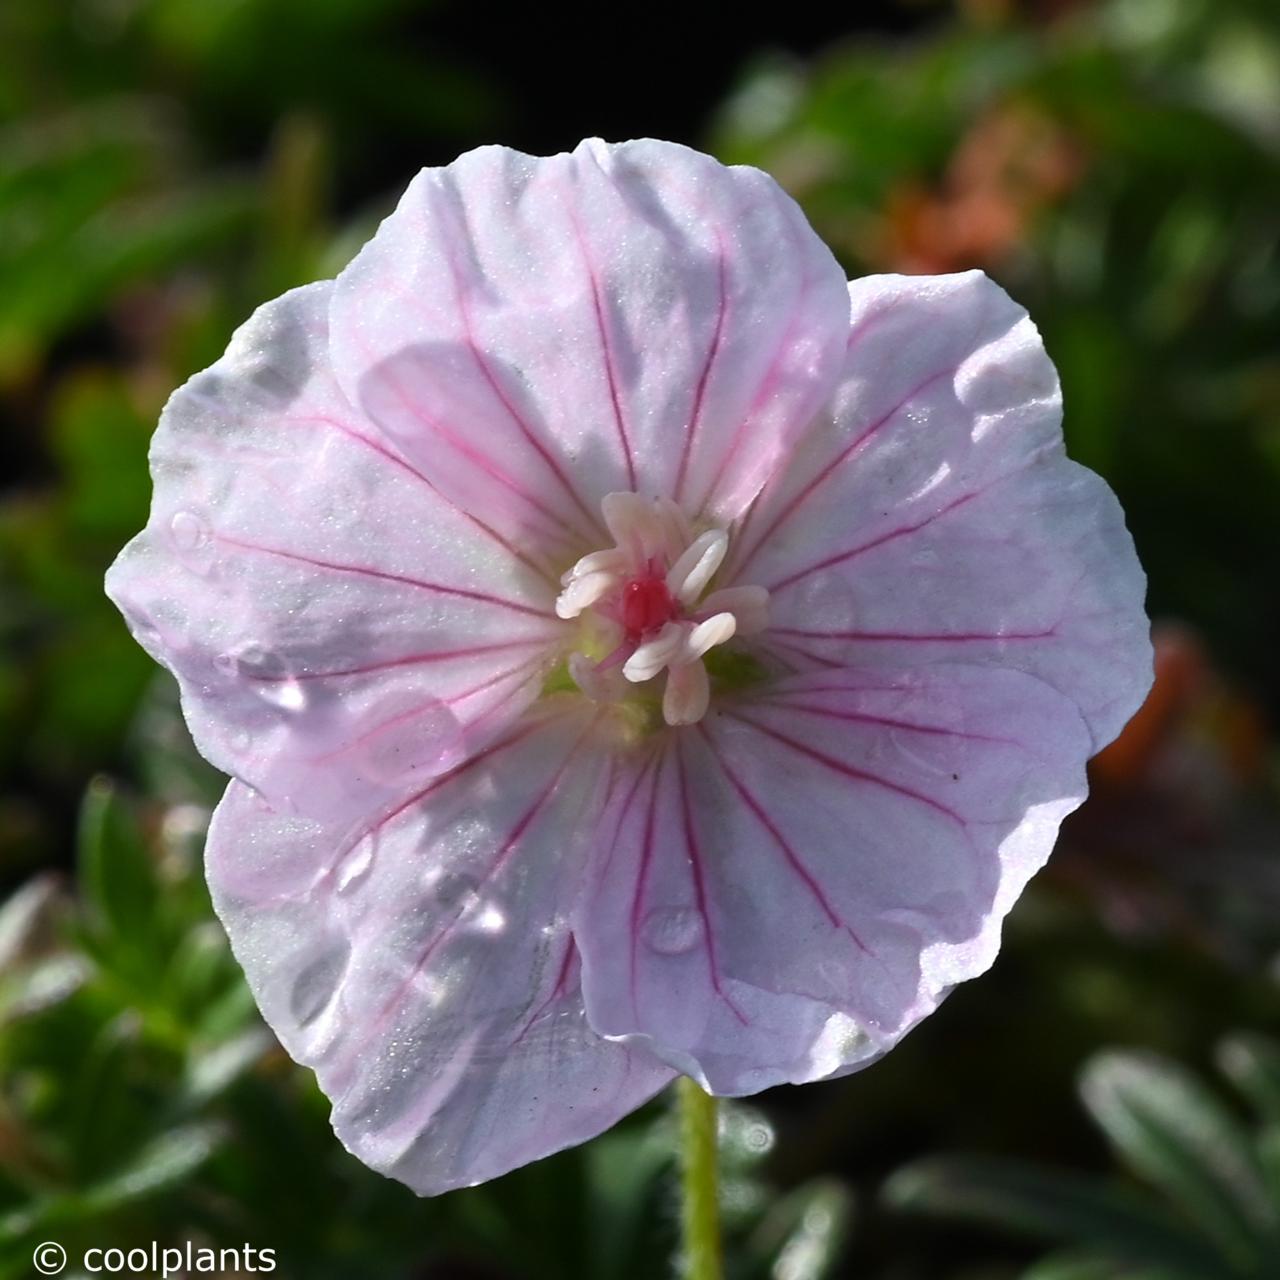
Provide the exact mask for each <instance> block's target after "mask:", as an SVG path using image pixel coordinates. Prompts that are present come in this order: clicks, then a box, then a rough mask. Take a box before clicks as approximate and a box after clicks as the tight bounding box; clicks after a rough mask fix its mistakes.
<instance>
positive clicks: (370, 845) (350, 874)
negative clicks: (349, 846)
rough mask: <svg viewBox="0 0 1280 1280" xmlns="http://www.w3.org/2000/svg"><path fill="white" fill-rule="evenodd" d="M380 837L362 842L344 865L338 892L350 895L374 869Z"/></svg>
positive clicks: (372, 837) (339, 877)
mask: <svg viewBox="0 0 1280 1280" xmlns="http://www.w3.org/2000/svg"><path fill="white" fill-rule="evenodd" d="M377 846H378V837H377V836H376V835H373V836H369V837H368V838H366V839H365V840H362V841H361V843H360V845H359V847H358V848H356V849H354V850H353V851H352V853H351V855H350V856H349V857H348V858H346V859H345V860H344V862H343V864H342V869H341V871H340V873H339V876H338V892H339V893H342V894H345V893H349V892H350V891H351V890H352V889H353V888H355V886H356V885H358V884H359V883H360V881H361V880H363V879H364V878H365V876H367V875H368V874H369V872H370V870H371V869H372V868H373V859H374V855H375V854H376V853H377Z"/></svg>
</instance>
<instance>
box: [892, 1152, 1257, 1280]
mask: <svg viewBox="0 0 1280 1280" xmlns="http://www.w3.org/2000/svg"><path fill="white" fill-rule="evenodd" d="M884 1196H885V1198H886V1199H887V1201H888V1202H889V1203H890V1204H892V1205H893V1206H894V1207H896V1208H899V1209H907V1210H913V1211H918V1210H927V1211H928V1212H931V1213H938V1214H942V1215H944V1216H947V1217H954V1218H962V1219H967V1220H969V1221H974V1222H981V1223H992V1224H995V1225H997V1226H1002V1227H1007V1228H1010V1229H1012V1230H1015V1231H1018V1232H1021V1233H1022V1234H1024V1235H1028V1236H1033V1237H1038V1238H1040V1239H1049V1240H1057V1241H1062V1242H1063V1243H1069V1244H1076V1245H1083V1246H1086V1247H1088V1248H1089V1249H1090V1250H1095V1251H1098V1252H1101V1253H1104V1254H1107V1255H1111V1256H1114V1257H1116V1258H1117V1259H1122V1260H1124V1261H1125V1262H1127V1263H1131V1264H1135V1265H1145V1266H1163V1267H1167V1268H1169V1269H1170V1270H1171V1272H1173V1273H1174V1274H1176V1275H1177V1276H1179V1277H1180V1280H1204V1277H1209V1276H1212V1277H1215V1278H1219V1277H1220V1278H1222V1280H1225V1278H1226V1277H1228V1276H1232V1275H1234V1274H1236V1273H1233V1272H1232V1271H1231V1269H1230V1267H1228V1266H1227V1265H1226V1263H1225V1262H1223V1261H1222V1259H1221V1258H1220V1257H1219V1255H1218V1254H1217V1252H1216V1250H1214V1249H1213V1248H1212V1247H1211V1246H1210V1245H1209V1243H1208V1242H1206V1241H1205V1240H1203V1239H1201V1238H1200V1237H1199V1236H1197V1235H1195V1234H1193V1233H1192V1232H1191V1231H1189V1230H1188V1229H1187V1228H1186V1227H1184V1226H1183V1225H1182V1224H1181V1223H1179V1222H1178V1221H1177V1219H1175V1218H1174V1217H1172V1216H1171V1215H1168V1214H1166V1213H1164V1212H1163V1211H1162V1210H1161V1209H1160V1208H1159V1206H1157V1205H1154V1204H1148V1203H1146V1202H1145V1201H1143V1200H1141V1199H1139V1198H1138V1197H1136V1196H1134V1195H1132V1194H1130V1193H1128V1192H1126V1191H1124V1190H1121V1189H1114V1188H1108V1187H1106V1186H1104V1185H1103V1184H1101V1183H1098V1182H1096V1181H1095V1180H1093V1179H1091V1178H1087V1177H1084V1176H1082V1175H1080V1174H1073V1173H1066V1172H1061V1171H1058V1170H1053V1169H1041V1168H1037V1167H1036V1166H1035V1165H1030V1164H1024V1163H1022V1162H1020V1161H1014V1160H996V1159H991V1158H979V1157H936V1158H933V1159H928V1160H922V1161H919V1162H918V1163H916V1164H912V1165H908V1166H907V1167H906V1168H905V1169H901V1170H899V1171H898V1172H897V1173H896V1174H894V1175H893V1177H891V1178H890V1179H889V1181H888V1183H887V1184H886V1185H885V1189H884Z"/></svg>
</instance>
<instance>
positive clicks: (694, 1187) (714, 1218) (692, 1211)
mask: <svg viewBox="0 0 1280 1280" xmlns="http://www.w3.org/2000/svg"><path fill="white" fill-rule="evenodd" d="M676 1089H677V1093H678V1097H679V1106H680V1162H681V1192H682V1205H681V1214H680V1221H681V1227H682V1230H683V1236H684V1251H683V1259H682V1261H683V1270H682V1272H681V1274H682V1275H683V1277H684V1280H722V1276H723V1274H724V1269H723V1265H722V1261H723V1260H722V1258H721V1252H720V1179H719V1170H718V1167H717V1157H718V1150H717V1143H716V1131H717V1124H716V1120H717V1117H716V1100H715V1098H713V1097H712V1096H711V1095H710V1094H708V1093H706V1092H704V1091H703V1089H702V1086H701V1085H699V1084H697V1083H696V1082H695V1081H693V1080H690V1079H689V1078H688V1077H687V1076H681V1077H680V1080H679V1081H678V1082H677V1084H676Z"/></svg>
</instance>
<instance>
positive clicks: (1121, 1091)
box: [1080, 1052, 1277, 1268]
mask: <svg viewBox="0 0 1280 1280" xmlns="http://www.w3.org/2000/svg"><path fill="white" fill-rule="evenodd" d="M1080 1092H1081V1096H1082V1097H1083V1099H1084V1102H1085V1105H1086V1106H1087V1107H1088V1108H1089V1111H1090V1112H1091V1113H1092V1115H1093V1117H1094V1119H1095V1120H1096V1121H1097V1122H1098V1124H1099V1125H1100V1126H1101V1128H1102V1129H1103V1131H1104V1132H1105V1133H1106V1135H1107V1137H1108V1138H1109V1139H1110V1140H1111V1142H1112V1143H1113V1144H1114V1146H1115V1147H1116V1149H1117V1150H1118V1152H1119V1153H1120V1155H1121V1156H1122V1157H1123V1158H1124V1159H1125V1160H1126V1161H1127V1162H1128V1164H1129V1165H1130V1167H1131V1168H1132V1169H1133V1170H1134V1171H1135V1172H1136V1173H1138V1174H1139V1175H1140V1176H1142V1177H1144V1178H1146V1179H1147V1180H1149V1181H1150V1182H1152V1183H1153V1184H1155V1185H1156V1186H1158V1187H1160V1188H1161V1189H1163V1190H1164V1191H1165V1193H1166V1194H1167V1195H1169V1196H1170V1198H1171V1199H1173V1200H1174V1201H1175V1202H1176V1204H1177V1205H1178V1207H1179V1208H1180V1209H1181V1210H1182V1212H1183V1213H1185V1214H1186V1216H1187V1218H1188V1219H1190V1220H1191V1221H1192V1222H1196V1223H1198V1224H1199V1225H1200V1226H1201V1228H1202V1229H1203V1230H1204V1231H1206V1232H1207V1233H1208V1234H1209V1235H1211V1236H1212V1237H1213V1238H1214V1239H1216V1240H1217V1241H1218V1242H1219V1244H1220V1245H1221V1246H1222V1248H1223V1249H1224V1250H1225V1251H1226V1253H1227V1256H1228V1257H1229V1258H1230V1259H1231V1260H1232V1261H1233V1262H1235V1263H1237V1264H1239V1265H1241V1266H1243V1267H1246V1268H1247V1267H1249V1266H1250V1265H1253V1264H1256V1262H1257V1260H1258V1258H1259V1255H1260V1251H1261V1248H1262V1245H1263V1240H1264V1238H1265V1236H1266V1235H1267V1234H1268V1233H1270V1232H1272V1231H1274V1230H1275V1228H1276V1225H1277V1210H1276V1205H1275V1204H1274V1203H1273V1202H1272V1200H1271V1198H1270V1196H1269V1195H1268V1194H1267V1189H1266V1186H1265V1183H1264V1181H1263V1176H1262V1171H1261V1169H1260V1168H1259V1166H1258V1162H1257V1158H1256V1156H1255V1155H1254V1152H1253V1149H1252V1147H1251V1146H1250V1143H1249V1138H1248V1136H1247V1134H1246V1133H1245V1131H1244V1129H1243V1127H1242V1126H1241V1125H1240V1124H1239V1122H1238V1121H1237V1120H1236V1119H1235V1118H1234V1117H1233V1116H1232V1115H1231V1114H1230V1113H1229V1112H1228V1111H1227V1110H1226V1109H1225V1108H1224V1107H1223V1106H1222V1105H1221V1104H1220V1103H1219V1101H1218V1100H1217V1098H1215V1097H1214V1096H1213V1095H1212V1094H1211V1093H1210V1092H1209V1091H1208V1090H1207V1089H1205V1087H1204V1086H1203V1085H1202V1084H1201V1083H1200V1082H1199V1081H1198V1080H1197V1079H1196V1078H1195V1076H1193V1075H1192V1074H1191V1073H1190V1072H1188V1071H1186V1070H1185V1069H1184V1068H1182V1067H1179V1066H1177V1065H1176V1064H1174V1063H1171V1062H1166V1061H1165V1060H1163V1059H1161V1058H1158V1057H1156V1056H1155V1055H1154V1054H1139V1053H1122V1052H1109V1053H1103V1054H1100V1055H1098V1056H1097V1057H1095V1058H1094V1059H1093V1060H1092V1061H1091V1062H1090V1063H1089V1064H1088V1065H1087V1066H1086V1068H1085V1070H1084V1073H1083V1076H1082V1078H1081V1082H1080Z"/></svg>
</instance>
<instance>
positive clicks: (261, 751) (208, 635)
mask: <svg viewBox="0 0 1280 1280" xmlns="http://www.w3.org/2000/svg"><path fill="white" fill-rule="evenodd" d="M330 289H331V286H330V285H329V284H327V283H326V284H317V285H311V286H308V287H307V288H304V289H299V290H295V291H294V292H292V293H289V294H286V295H285V296H284V297H282V298H279V299H277V300H276V301H274V302H272V303H268V304H267V305H266V306H264V307H262V308H261V309H260V310H259V311H258V312H257V313H256V314H255V315H254V316H253V317H252V319H250V320H249V322H248V323H247V324H246V325H244V327H243V328H241V329H240V331H239V332H238V333H237V334H236V336H235V338H234V339H233V340H232V343H231V345H230V347H229V349H228V351H227V353H226V355H225V356H224V357H223V358H222V359H221V360H219V361H218V362H217V363H216V364H215V365H214V366H213V367H212V368H210V369H208V370H206V371H205V372H204V373H201V374H198V375H197V376H196V377H195V378H193V379H192V380H191V381H190V382H188V383H187V384H186V386H184V387H182V388H181V389H180V390H179V391H177V392H176V393H175V394H174V396H173V398H172V399H171V400H170V402H169V404H168V406H167V407H166V409H165V413H164V416H163V418H162V420H161V424H160V427H159V429H158V430H157V432H156V435H155V438H154V441H153V443H152V453H151V458H152V469H153V472H154V476H155V497H154V501H153V505H152V511H151V518H150V521H149V523H148V525H147V528H146V529H145V530H144V531H143V532H142V533H141V534H139V536H138V537H137V538H135V539H134V540H133V542H131V543H130V544H129V546H128V547H127V548H126V549H125V550H124V551H123V552H122V553H121V555H120V558H119V559H118V560H117V561H116V563H115V565H114V566H113V567H112V569H111V571H110V573H109V574H108V577H107V591H108V593H109V594H110V595H111V597H112V598H113V599H114V600H115V602H116V603H117V604H118V605H119V607H120V608H121V610H122V611H123V612H124V614H125V617H126V618H127V620H128V621H129V624H130V626H131V628H132V629H133V631H134V634H135V635H136V636H137V638H138V640H139V641H140V642H141V643H142V644H143V646H144V647H145V648H146V649H147V650H148V651H149V652H150V653H151V654H152V655H153V656H154V657H156V658H157V659H158V660H159V661H160V662H162V663H164V664H165V665H166V666H168V667H169V668H170V670H172V671H173V673H174V674H175V675H176V676H177V678H178V682H179V684H180V685H181V688H182V694H183V702H184V707H185V711H186V716H187V722H188V724H189V725H190V726H191V729H192V732H193V734H194V736H195V739H196V742H197V745H198V746H199V747H200V749H201V751H202V752H203V753H204V754H205V755H206V756H207V757H208V758H209V759H210V760H212V761H213V763H214V764H216V765H218V767H219V768H222V769H225V770H226V771H227V772H229V773H233V774H235V775H236V776H237V777H240V778H242V779H244V780H245V781H247V782H249V783H251V784H252V785H253V786H255V787H257V788H258V789H260V790H261V791H262V792H264V794H266V795H267V796H268V797H269V798H270V799H271V800H272V801H273V802H274V803H276V804H278V805H281V806H285V807H288V806H294V807H296V808H297V809H299V810H300V811H302V812H307V813H313V814H316V815H318V816H323V815H324V814H326V813H344V812H346V811H347V810H348V808H349V807H350V806H351V805H353V804H355V805H365V806H367V805H370V804H375V803H376V802H377V799H378V796H379V795H380V794H382V793H383V792H386V793H388V794H393V793H395V791H396V788H397V787H400V788H402V787H403V785H404V783H405V782H406V780H409V779H412V778H415V777H429V776H431V775H432V774H433V773H436V772H438V771H440V770H441V769H443V768H447V767H448V766H449V765H450V764H452V763H453V762H455V761H456V759H457V758H458V751H459V750H460V749H461V748H462V747H463V746H464V745H465V744H464V738H465V737H466V736H467V735H468V733H471V732H479V731H480V730H481V728H482V727H486V726H487V728H488V730H489V731H492V730H493V728H494V727H495V726H497V725H500V724H501V723H502V722H504V720H505V719H506V718H507V717H509V716H511V715H513V714H516V713H518V711H519V710H520V708H521V707H522V706H523V705H525V704H526V703H527V702H528V701H529V699H530V698H532V697H533V696H534V695H535V693H536V690H537V687H538V683H539V680H540V673H541V671H542V668H543V666H544V664H545V663H546V661H547V656H548V653H549V652H550V650H551V648H552V645H553V643H554V641H555V639H556V637H557V636H558V634H559V632H558V624H557V622H556V619H555V617H554V614H553V612H552V601H553V599H554V592H555V584H554V582H551V581H548V580H546V579H545V578H544V577H543V576H541V574H540V573H539V572H538V571H537V570H536V569H535V568H533V567H531V566H530V565H528V564H525V563H522V562H521V560H520V559H519V558H518V553H517V552H516V550H515V549H514V548H512V547H510V546H508V545H507V544H505V543H504V541H503V540H501V538H500V537H499V535H496V534H494V533H491V532H488V531H486V530H484V529H482V528H481V527H480V526H478V525H477V524H476V523H475V521H474V520H472V519H471V518H470V517H467V516H463V515H462V514H460V513H459V512H457V511H456V510H454V509H453V508H452V507H450V506H449V505H448V504H447V503H446V502H445V501H444V500H443V499H442V498H441V497H440V495H439V494H438V493H436V492H435V491H434V490H433V489H432V488H431V486H430V485H429V484H428V483H427V482H426V481H425V480H424V479H423V477H422V476H421V474H419V473H418V472H417V471H415V470H414V468H413V466H412V464H410V463H409V462H408V461H406V460H405V459H404V458H403V457H402V456H401V455H400V454H399V453H398V452H397V451H396V450H395V448H394V446H392V445H391V444H390V443H389V442H387V441H386V440H385V438H384V437H382V436H381V434H380V433H379V431H378V429H377V428H376V427H374V426H373V425H372V424H370V423H369V422H367V421H366V420H365V419H363V417H362V416H361V415H360V414H359V413H358V412H356V411H355V410H353V409H352V408H351V406H350V405H349V404H348V403H347V402H346V400H345V399H344V398H343V396H342V394H341V392H339V391H338V390H337V387H336V386H335V385H334V383H333V380H332V377H331V375H330V373H329V369H328V359H329V353H328V341H327V321H326V316H327V310H328V297H329V293H330Z"/></svg>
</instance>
